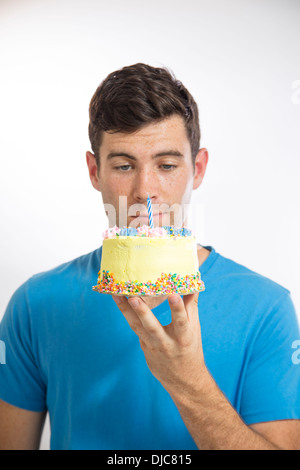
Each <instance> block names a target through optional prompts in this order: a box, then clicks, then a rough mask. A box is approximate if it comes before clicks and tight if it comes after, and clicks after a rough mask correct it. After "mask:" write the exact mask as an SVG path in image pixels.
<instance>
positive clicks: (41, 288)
mask: <svg viewBox="0 0 300 470" xmlns="http://www.w3.org/2000/svg"><path fill="white" fill-rule="evenodd" d="M99 260H100V248H98V249H96V250H94V251H91V252H89V253H87V254H84V255H81V256H79V257H77V258H74V259H72V260H69V261H66V262H64V263H61V264H59V265H57V266H55V267H54V268H51V269H48V270H45V271H41V272H39V273H36V274H34V275H32V276H31V277H29V278H28V279H27V280H26V281H25V282H24V283H23V284H22V285H21V286H19V288H18V289H17V290H16V291H15V294H14V296H16V297H18V296H25V297H26V298H27V299H28V300H29V301H32V300H33V299H39V298H43V299H49V298H53V299H54V296H56V298H59V297H60V296H61V295H65V293H66V292H68V293H69V294H72V295H74V294H75V292H76V290H78V289H80V290H81V289H82V290H84V288H85V286H86V287H87V288H89V289H90V288H91V285H92V284H93V283H96V282H97V272H98V270H99V266H100V265H99V263H100V261H99Z"/></svg>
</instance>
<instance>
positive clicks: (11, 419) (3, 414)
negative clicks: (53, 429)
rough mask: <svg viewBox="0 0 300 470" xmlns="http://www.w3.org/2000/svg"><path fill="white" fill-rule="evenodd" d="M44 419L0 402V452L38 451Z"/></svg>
mask: <svg viewBox="0 0 300 470" xmlns="http://www.w3.org/2000/svg"><path fill="white" fill-rule="evenodd" d="M45 417H46V412H42V413H40V412H36V411H27V410H23V409H21V408H17V407H15V406H13V405H10V404H8V403H6V402H4V401H2V400H0V450H38V449H39V446H40V440H41V435H42V431H43V427H44V423H45Z"/></svg>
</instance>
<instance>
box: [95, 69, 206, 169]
mask: <svg viewBox="0 0 300 470" xmlns="http://www.w3.org/2000/svg"><path fill="white" fill-rule="evenodd" d="M174 114H176V115H178V116H181V118H182V120H183V122H184V126H185V129H186V132H187V137H188V139H189V142H190V146H191V153H192V158H193V161H194V160H195V158H196V155H197V153H198V150H199V147H200V126H199V115H198V107H197V104H196V102H195V101H194V99H193V97H192V95H191V94H190V93H189V91H188V90H187V89H186V88H185V87H184V86H183V84H182V83H181V82H180V81H179V80H176V78H175V77H174V76H173V75H172V74H171V73H170V72H169V71H168V70H167V69H165V68H156V67H151V66H150V65H146V64H141V63H139V64H135V65H131V66H129V67H124V68H122V69H120V70H117V71H116V72H112V73H111V74H109V75H108V77H107V78H106V79H105V80H104V81H103V82H102V83H101V84H100V85H99V87H98V88H97V90H96V91H95V93H94V95H93V97H92V99H91V102H90V108H89V116H90V122H89V138H90V141H91V147H92V150H93V152H94V155H95V158H96V160H97V164H98V166H99V164H100V160H101V159H100V155H99V149H100V145H101V142H102V136H103V131H106V132H124V133H131V132H134V131H137V130H138V129H141V128H142V127H144V126H145V125H148V124H153V123H155V122H158V121H161V120H163V119H166V118H168V117H170V116H171V115H174Z"/></svg>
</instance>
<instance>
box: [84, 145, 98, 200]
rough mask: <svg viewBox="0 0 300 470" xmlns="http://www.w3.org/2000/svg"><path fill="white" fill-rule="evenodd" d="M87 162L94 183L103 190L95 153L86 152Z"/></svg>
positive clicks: (95, 186) (96, 187)
mask: <svg viewBox="0 0 300 470" xmlns="http://www.w3.org/2000/svg"><path fill="white" fill-rule="evenodd" d="M86 163H87V166H88V169H89V175H90V180H91V183H92V185H93V186H94V188H95V189H97V191H100V192H101V184H100V176H99V175H98V166H97V161H96V157H95V155H94V154H93V153H91V152H89V151H87V152H86Z"/></svg>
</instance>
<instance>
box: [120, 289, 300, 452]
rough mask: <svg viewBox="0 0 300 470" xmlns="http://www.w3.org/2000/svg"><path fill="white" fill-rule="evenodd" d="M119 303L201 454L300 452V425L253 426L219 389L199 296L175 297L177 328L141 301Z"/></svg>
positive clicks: (173, 307)
mask: <svg viewBox="0 0 300 470" xmlns="http://www.w3.org/2000/svg"><path fill="white" fill-rule="evenodd" d="M113 298H114V300H115V302H116V303H117V305H118V307H119V309H120V310H121V312H122V313H123V315H124V316H125V318H126V319H127V321H128V323H129V325H130V327H131V328H132V329H133V331H134V332H135V333H136V334H137V335H138V337H139V340H140V344H141V348H142V350H143V352H144V354H145V358H146V361H147V364H148V367H149V369H150V370H151V372H152V373H153V375H154V376H155V377H156V378H157V379H158V380H159V381H160V383H161V384H162V385H163V386H164V388H165V389H166V390H167V391H168V393H169V394H170V396H171V397H172V399H173V401H174V403H175V405H176V406H177V408H178V410H179V412H180V414H181V417H182V419H183V421H184V422H185V424H186V426H187V428H188V430H189V432H190V434H191V436H192V437H193V439H194V441H195V443H196V445H197V446H198V448H199V449H202V450H205V449H227V450H231V449H232V450H238V449H244V450H247V449H249V450H279V449H294V448H299V442H300V426H299V421H297V420H296V421H288V420H286V421H284V422H269V423H259V424H257V425H253V426H252V428H251V427H250V426H249V427H248V426H247V425H246V424H245V423H244V422H243V420H242V419H241V417H240V416H239V414H238V413H237V412H236V411H235V410H234V408H233V407H232V406H231V404H230V402H229V401H228V400H227V398H226V397H225V396H224V394H223V393H222V392H221V390H220V389H219V388H218V386H217V384H216V382H215V381H214V379H213V378H212V376H211V375H210V373H209V371H208V369H207V368H206V366H205V362H204V355H203V349H202V341H201V329H200V323H199V314H198V294H192V295H187V296H184V298H183V299H181V297H180V296H179V295H171V296H170V297H169V305H170V309H171V313H172V323H170V324H169V325H167V326H162V325H161V324H160V323H159V321H158V320H157V318H156V317H155V315H153V313H152V311H151V310H150V309H149V307H148V306H147V305H146V303H145V302H143V300H142V299H141V298H140V299H138V298H136V297H131V298H129V299H126V298H123V297H117V296H114V297H113ZM291 436H292V437H291Z"/></svg>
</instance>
